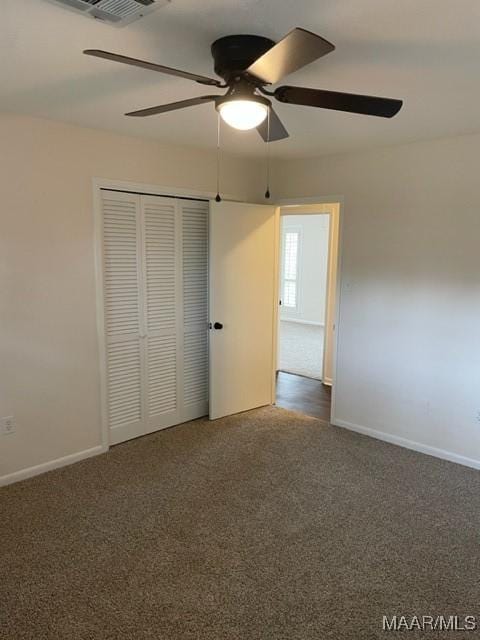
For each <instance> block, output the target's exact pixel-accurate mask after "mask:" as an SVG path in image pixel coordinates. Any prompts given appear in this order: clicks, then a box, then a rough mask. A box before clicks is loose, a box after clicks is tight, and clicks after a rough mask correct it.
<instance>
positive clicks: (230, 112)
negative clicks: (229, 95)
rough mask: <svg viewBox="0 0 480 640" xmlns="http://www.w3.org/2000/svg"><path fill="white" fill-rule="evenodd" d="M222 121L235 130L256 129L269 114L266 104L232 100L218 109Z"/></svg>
mask: <svg viewBox="0 0 480 640" xmlns="http://www.w3.org/2000/svg"><path fill="white" fill-rule="evenodd" d="M218 110H219V111H220V115H221V117H222V120H224V121H225V122H226V123H227V124H229V125H230V126H231V127H234V128H235V129H240V130H241V131H247V130H248V129H255V127H258V125H259V124H261V123H262V122H263V121H264V120H265V118H266V117H267V114H268V107H267V105H266V104H262V103H261V102H256V101H255V100H230V101H229V102H224V103H223V104H221V105H220V106H219V107H218Z"/></svg>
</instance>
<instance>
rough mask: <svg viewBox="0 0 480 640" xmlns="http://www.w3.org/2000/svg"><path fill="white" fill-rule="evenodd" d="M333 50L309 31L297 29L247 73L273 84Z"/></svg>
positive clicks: (327, 43) (264, 55)
mask: <svg viewBox="0 0 480 640" xmlns="http://www.w3.org/2000/svg"><path fill="white" fill-rule="evenodd" d="M334 49H335V47H334V45H333V44H332V43H331V42H328V40H324V38H321V37H320V36H317V35H316V34H315V33H312V32H311V31H306V30H305V29H300V27H297V28H296V29H293V30H292V31H290V33H288V34H287V35H286V36H285V37H284V38H282V40H280V41H279V42H277V44H275V45H274V46H273V47H272V48H271V49H269V50H268V51H267V52H266V53H264V54H263V55H262V56H260V58H258V59H257V60H255V62H254V63H253V64H251V65H250V66H249V67H248V69H247V72H248V73H250V74H251V75H254V76H256V77H257V78H260V80H263V82H266V83H268V84H275V83H276V82H278V81H279V80H281V79H282V78H283V77H284V76H287V75H288V74H289V73H293V72H294V71H297V69H301V68H302V67H304V66H305V65H307V64H310V62H313V61H314V60H317V58H321V57H322V56H325V55H326V54H327V53H330V51H333V50H334Z"/></svg>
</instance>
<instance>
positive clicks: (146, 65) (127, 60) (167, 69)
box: [83, 49, 223, 87]
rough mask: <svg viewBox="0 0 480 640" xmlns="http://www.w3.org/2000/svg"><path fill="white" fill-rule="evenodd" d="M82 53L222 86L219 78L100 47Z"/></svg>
mask: <svg viewBox="0 0 480 640" xmlns="http://www.w3.org/2000/svg"><path fill="white" fill-rule="evenodd" d="M83 53H84V54H85V55H87V56H94V57H95V58H104V59H105V60H112V61H113V62H121V63H122V64H129V65H132V66H134V67H140V68H142V69H150V71H159V72H160V73H166V74H167V75H169V76H178V77H180V78H186V79H187V80H194V81H195V82H198V83H200V84H206V85H211V86H215V87H221V86H223V85H222V83H221V82H220V81H219V80H215V79H214V78H207V77H206V76H199V75H197V74H196V73H189V72H188V71H180V70H179V69H172V68H171V67H164V66H163V65H161V64H155V63H154V62H145V61H144V60H137V58H129V57H128V56H122V55H119V54H118V53H110V52H109V51H102V50H101V49H85V51H84V52H83Z"/></svg>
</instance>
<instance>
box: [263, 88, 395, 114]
mask: <svg viewBox="0 0 480 640" xmlns="http://www.w3.org/2000/svg"><path fill="white" fill-rule="evenodd" d="M274 95H275V98H276V99H277V100H279V101H280V102H286V103H288V104H300V105H305V106H307V107H320V108H321V109H334V110H335V111H348V112H350V113H362V114H365V115H367V116H380V117H381V118H392V117H393V116H394V115H395V114H397V113H398V112H399V111H400V109H401V108H402V105H403V101H402V100H394V99H393V98H378V97H377V96H362V95H358V94H355V93H339V92H338V91H324V90H323V89H307V88H304V87H288V86H286V87H278V89H276V91H275V94H274Z"/></svg>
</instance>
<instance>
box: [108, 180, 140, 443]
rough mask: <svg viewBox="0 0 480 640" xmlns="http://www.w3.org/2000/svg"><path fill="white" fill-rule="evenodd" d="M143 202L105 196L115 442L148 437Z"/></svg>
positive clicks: (117, 195)
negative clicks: (143, 334) (145, 424)
mask: <svg viewBox="0 0 480 640" xmlns="http://www.w3.org/2000/svg"><path fill="white" fill-rule="evenodd" d="M139 202H140V201H139V197H138V196H136V195H132V194H126V193H115V192H109V191H103V192H102V214H103V237H102V244H103V276H104V283H103V299H104V318H105V341H106V345H105V352H106V391H107V398H106V404H107V407H106V408H107V415H108V426H109V429H110V434H111V438H110V439H111V442H112V443H115V442H121V441H123V440H126V439H128V438H131V437H135V436H136V435H141V433H143V411H142V407H143V394H142V385H143V376H142V344H141V338H140V333H141V273H140V253H141V251H140V239H141V233H140V205H139Z"/></svg>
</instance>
